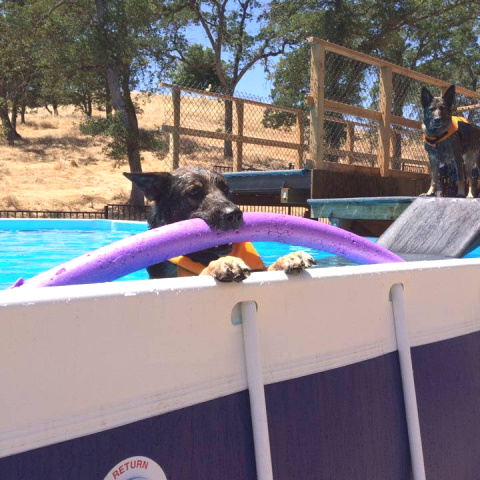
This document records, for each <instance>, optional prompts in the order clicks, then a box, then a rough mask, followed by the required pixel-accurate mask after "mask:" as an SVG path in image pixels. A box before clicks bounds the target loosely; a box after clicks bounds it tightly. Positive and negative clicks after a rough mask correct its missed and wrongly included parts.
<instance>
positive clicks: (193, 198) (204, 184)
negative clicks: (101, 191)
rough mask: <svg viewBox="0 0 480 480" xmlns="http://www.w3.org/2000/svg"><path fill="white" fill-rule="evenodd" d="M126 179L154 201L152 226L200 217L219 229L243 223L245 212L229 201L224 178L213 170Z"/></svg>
mask: <svg viewBox="0 0 480 480" xmlns="http://www.w3.org/2000/svg"><path fill="white" fill-rule="evenodd" d="M125 176H126V177H127V178H129V179H130V180H131V181H132V182H134V183H135V184H136V185H137V186H138V187H139V188H140V190H142V192H143V193H144V194H145V196H146V197H147V198H148V199H149V200H151V201H154V202H155V217H156V218H154V219H153V222H152V226H153V227H156V226H160V225H166V224H169V223H175V222H179V221H181V220H188V219H190V218H201V219H202V220H204V221H205V222H206V223H207V224H208V225H209V226H210V227H212V228H215V229H217V230H234V229H236V228H239V227H240V226H241V225H242V223H243V215H242V211H241V210H240V209H239V208H238V206H237V205H235V204H234V203H233V202H232V201H231V200H230V199H229V198H228V194H229V189H228V184H227V182H226V180H225V178H224V177H223V176H222V175H220V174H218V173H216V172H214V171H211V170H207V169H202V168H195V167H189V168H180V169H177V170H175V171H173V172H171V173H125Z"/></svg>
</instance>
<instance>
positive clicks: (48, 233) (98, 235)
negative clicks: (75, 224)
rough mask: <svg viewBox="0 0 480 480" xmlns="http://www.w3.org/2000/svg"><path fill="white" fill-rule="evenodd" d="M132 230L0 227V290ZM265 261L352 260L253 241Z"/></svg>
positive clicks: (327, 263) (347, 262)
mask: <svg viewBox="0 0 480 480" xmlns="http://www.w3.org/2000/svg"><path fill="white" fill-rule="evenodd" d="M133 233H136V232H129V231H126V230H117V231H110V230H99V231H88V230H51V229H48V230H0V290H1V289H4V288H7V287H9V286H10V285H12V284H13V283H14V282H15V281H16V280H17V279H18V278H19V277H23V278H25V279H27V278H31V277H33V276H35V275H37V274H39V273H41V272H43V271H45V270H48V269H50V268H52V267H55V266H57V265H60V264H62V263H64V262H67V261H69V260H72V259H73V258H76V257H78V256H80V255H83V254H84V253H87V252H90V251H93V250H96V249H97V248H100V247H103V246H105V245H108V244H110V243H112V242H115V241H117V240H121V239H122V238H125V237H128V236H130V235H132V234H133ZM254 245H255V247H256V248H257V250H258V252H259V254H260V255H261V257H262V259H263V261H264V262H265V264H266V265H270V264H271V263H273V262H274V261H275V260H276V259H277V258H278V257H280V256H282V255H286V254H287V253H289V252H294V251H296V250H304V251H307V252H309V253H310V254H311V255H312V256H313V257H314V258H315V259H316V260H317V263H318V265H319V266H320V267H327V266H333V265H354V262H352V261H350V260H347V259H344V258H339V257H334V256H333V255H331V254H329V253H325V252H319V251H316V250H312V249H308V248H303V247H295V246H290V245H284V244H281V243H274V242H254ZM147 278H148V275H147V273H146V271H145V270H140V271H138V272H135V273H132V274H130V275H127V276H125V277H123V278H121V279H119V281H125V280H144V279H147Z"/></svg>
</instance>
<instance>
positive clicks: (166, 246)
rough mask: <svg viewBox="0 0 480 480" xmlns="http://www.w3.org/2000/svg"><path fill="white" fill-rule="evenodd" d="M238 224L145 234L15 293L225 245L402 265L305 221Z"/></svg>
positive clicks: (185, 225)
mask: <svg viewBox="0 0 480 480" xmlns="http://www.w3.org/2000/svg"><path fill="white" fill-rule="evenodd" d="M243 218H244V225H243V226H242V227H241V228H239V229H238V230H228V231H218V230H214V229H212V228H210V227H209V226H208V225H207V224H206V223H205V222H204V221H203V220H200V219H197V218H195V219H191V220H185V221H183V222H178V223H173V224H170V225H166V226H164V227H159V228H155V229H152V230H148V231H146V232H143V233H139V234H137V235H132V236H131V237H128V238H125V239H123V240H120V241H117V242H114V243H112V244H110V245H107V246H105V247H102V248H99V249H98V250H95V251H93V252H90V253H86V254H85V255H82V256H81V257H78V258H76V259H74V260H71V261H69V262H66V263H64V264H63V265H60V266H58V267H55V268H52V269H50V270H48V271H46V272H43V273H41V274H39V275H37V276H35V277H32V278H30V279H28V280H25V282H24V283H23V285H22V284H20V285H18V286H17V288H25V287H48V286H57V285H78V284H84V283H99V282H109V281H112V280H116V279H117V278H121V277H123V276H125V275H127V274H129V273H132V272H136V271H138V270H141V269H143V268H146V267H148V266H150V265H153V264H155V263H160V262H163V261H165V260H168V259H169V258H172V257H176V256H178V255H184V254H188V253H192V252H196V251H199V250H203V249H205V248H210V247H213V246H216V245H222V244H225V243H229V242H244V241H272V242H280V243H286V244H290V245H302V246H304V247H309V248H314V249H317V250H322V251H325V252H329V253H333V254H335V255H339V256H342V257H346V258H349V259H350V260H353V261H355V262H357V263H361V264H369V263H390V262H403V261H404V260H403V259H402V258H400V257H398V256H397V255H395V254H394V253H392V252H390V251H389V250H387V249H385V248H384V247H382V246H380V245H377V244H375V243H374V242H371V241H369V240H366V239H364V238H362V237H359V236H358V235H355V234H353V233H350V232H347V231H345V230H342V229H340V228H336V227H332V226H330V225H326V224H324V223H321V222H315V221H313V220H310V219H306V218H300V217H293V216H289V215H279V214H273V213H245V214H244V216H243Z"/></svg>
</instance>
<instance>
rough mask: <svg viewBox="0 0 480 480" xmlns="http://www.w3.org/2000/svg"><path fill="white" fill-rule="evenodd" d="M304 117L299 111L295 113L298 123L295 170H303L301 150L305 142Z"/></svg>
mask: <svg viewBox="0 0 480 480" xmlns="http://www.w3.org/2000/svg"><path fill="white" fill-rule="evenodd" d="M304 119H305V116H304V114H303V112H302V111H301V110H300V111H299V112H298V113H297V123H298V155H297V161H296V162H295V168H303V150H304V142H305V127H304V125H303V122H304Z"/></svg>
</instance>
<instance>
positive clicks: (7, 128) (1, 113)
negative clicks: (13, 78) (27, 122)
mask: <svg viewBox="0 0 480 480" xmlns="http://www.w3.org/2000/svg"><path fill="white" fill-rule="evenodd" d="M6 97H7V92H6V91H5V88H3V85H0V99H2V100H1V101H0V126H1V130H2V133H3V135H4V138H5V139H6V140H7V143H8V145H10V146H11V147H13V146H14V145H15V140H17V139H21V138H22V137H21V136H20V135H19V134H18V133H17V132H16V130H15V128H13V125H12V122H11V121H10V118H9V116H8V105H7V101H6V100H5V98H6Z"/></svg>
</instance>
